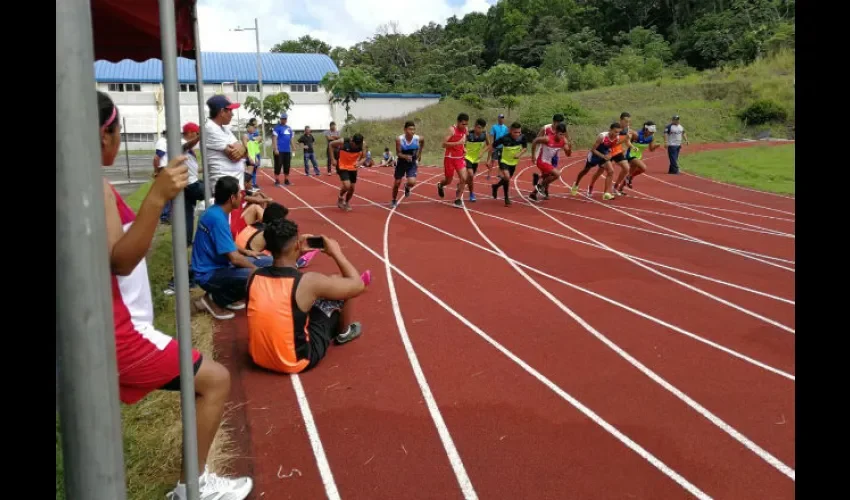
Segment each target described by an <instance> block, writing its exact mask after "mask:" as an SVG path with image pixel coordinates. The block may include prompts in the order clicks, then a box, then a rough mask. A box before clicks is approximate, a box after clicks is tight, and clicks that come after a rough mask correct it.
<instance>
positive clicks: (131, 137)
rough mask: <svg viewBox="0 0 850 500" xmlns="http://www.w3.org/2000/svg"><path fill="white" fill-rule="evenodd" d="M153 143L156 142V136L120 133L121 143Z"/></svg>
mask: <svg viewBox="0 0 850 500" xmlns="http://www.w3.org/2000/svg"><path fill="white" fill-rule="evenodd" d="M125 140H126V141H127V142H154V141H156V134H141V133H137V132H130V133H127V132H122V133H121V142H124V141H125Z"/></svg>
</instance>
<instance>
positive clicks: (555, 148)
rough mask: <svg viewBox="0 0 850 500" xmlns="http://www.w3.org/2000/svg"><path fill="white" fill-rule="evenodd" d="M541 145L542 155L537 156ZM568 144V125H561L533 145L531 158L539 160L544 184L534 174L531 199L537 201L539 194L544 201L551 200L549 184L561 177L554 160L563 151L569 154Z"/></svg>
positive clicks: (538, 163)
mask: <svg viewBox="0 0 850 500" xmlns="http://www.w3.org/2000/svg"><path fill="white" fill-rule="evenodd" d="M538 144H540V145H541V146H540V154H539V155H538V154H537V145H538ZM568 148H569V146H568V143H567V125H566V124H565V123H563V122H562V123H559V124H558V125H556V126H555V128H554V134H553V135H544V136H541V137H537V138H535V139H534V141H532V143H531V157H532V158H537V168H539V169H540V173H541V174H543V180H542V182H539V183H538V178H539V176H538V175H537V174H536V173H535V174H534V190H533V191H532V192H531V194H529V197H530V198H531V199H532V200H534V201H537V194H538V193H540V194H542V195H543V199H545V200H548V199H549V184H551V183H552V181H554V180H555V179H557V178H558V177H560V176H561V174H560V172H558V170H556V169H555V165H554V163H555V162H554V161H553V159H554V158H557V157H558V152H559V151H561V150H563V151H564V153H566V154H569V151H568Z"/></svg>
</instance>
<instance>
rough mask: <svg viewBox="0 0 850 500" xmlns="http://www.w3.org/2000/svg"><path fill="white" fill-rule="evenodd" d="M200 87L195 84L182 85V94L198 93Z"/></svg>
mask: <svg viewBox="0 0 850 500" xmlns="http://www.w3.org/2000/svg"><path fill="white" fill-rule="evenodd" d="M197 91H198V86H197V85H196V84H194V83H181V84H180V92H197Z"/></svg>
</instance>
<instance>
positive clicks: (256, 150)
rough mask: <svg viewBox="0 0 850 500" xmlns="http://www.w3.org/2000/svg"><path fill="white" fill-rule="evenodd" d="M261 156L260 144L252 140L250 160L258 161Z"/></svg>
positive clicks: (249, 147)
mask: <svg viewBox="0 0 850 500" xmlns="http://www.w3.org/2000/svg"><path fill="white" fill-rule="evenodd" d="M258 156H260V143H259V142H257V141H255V140H253V139H251V140H249V141H248V158H251V159H252V160H256V158H257V157H258Z"/></svg>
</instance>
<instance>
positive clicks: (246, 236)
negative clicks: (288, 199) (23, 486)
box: [236, 202, 319, 269]
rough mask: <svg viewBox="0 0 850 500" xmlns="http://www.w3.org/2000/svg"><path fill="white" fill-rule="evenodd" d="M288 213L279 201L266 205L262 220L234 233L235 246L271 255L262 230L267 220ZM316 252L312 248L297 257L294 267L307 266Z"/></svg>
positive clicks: (280, 217) (284, 215)
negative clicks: (236, 233)
mask: <svg viewBox="0 0 850 500" xmlns="http://www.w3.org/2000/svg"><path fill="white" fill-rule="evenodd" d="M288 214H289V210H288V209H287V208H286V207H284V206H283V205H281V204H280V203H275V202H272V203H270V204H269V206H268V207H266V209H265V211H263V220H262V221H260V222H255V223H253V224H251V225H250V226H247V227H246V228H245V229H243V230H242V231H240V232H239V234H238V235H236V246H237V247H239V248H242V249H246V250H253V251H255V252H260V253H262V254H263V255H268V256H271V252H269V251H268V250H267V249H266V239H265V238H264V237H263V230H264V229H265V226H266V224H268V223H269V222H271V221H273V220H277V219H285V218H286V216H287V215H288ZM318 253H319V251H318V250H312V251H310V252H307V253H305V254H304V255H302V256H301V257H299V258H298V262H296V267H298V269H301V268H303V267H307V265H308V264H310V261H311V260H313V257H315V256H316V255H317V254H318Z"/></svg>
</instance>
